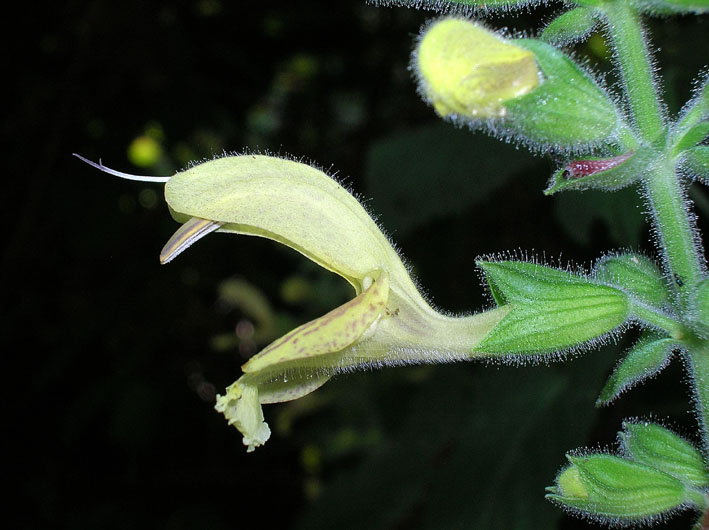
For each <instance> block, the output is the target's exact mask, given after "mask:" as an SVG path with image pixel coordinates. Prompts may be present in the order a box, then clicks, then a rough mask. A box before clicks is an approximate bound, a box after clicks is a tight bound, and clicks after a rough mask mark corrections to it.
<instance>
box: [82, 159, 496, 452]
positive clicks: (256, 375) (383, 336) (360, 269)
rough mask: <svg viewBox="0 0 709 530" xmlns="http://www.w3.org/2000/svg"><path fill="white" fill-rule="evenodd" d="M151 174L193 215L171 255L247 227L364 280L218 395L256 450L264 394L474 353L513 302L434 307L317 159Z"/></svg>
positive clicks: (237, 162) (278, 395) (181, 211)
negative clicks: (476, 310) (457, 312)
mask: <svg viewBox="0 0 709 530" xmlns="http://www.w3.org/2000/svg"><path fill="white" fill-rule="evenodd" d="M89 163H91V162H89ZM91 164H93V163H91ZM93 165H94V166H96V167H98V168H99V169H102V170H104V171H107V172H109V173H112V174H116V175H119V176H123V177H129V178H134V176H130V175H125V174H121V173H119V172H116V171H113V170H108V169H107V168H104V167H103V166H101V165H100V164H93ZM135 178H139V177H135ZM148 178H149V179H150V181H163V182H165V183H166V184H165V199H166V201H167V203H168V206H169V207H170V212H171V213H172V215H173V217H174V218H175V219H176V220H177V221H179V222H181V223H183V224H182V226H181V227H180V228H179V229H178V230H177V232H175V234H174V235H173V236H172V237H171V238H170V240H169V241H168V242H167V244H166V245H165V247H164V248H163V251H162V253H161V256H160V260H161V262H163V263H167V262H169V261H171V260H172V259H173V258H174V257H175V256H177V255H178V254H179V253H180V252H182V251H183V250H185V249H186V248H187V247H189V246H190V245H191V244H192V243H194V242H195V241H197V240H198V239H200V238H202V237H204V236H205V235H207V234H209V233H211V232H214V231H219V232H228V233H236V234H245V235H252V236H259V237H265V238H268V239H272V240H274V241H278V242H279V243H282V244H284V245H287V246H289V247H291V248H293V249H295V250H297V251H298V252H300V253H301V254H303V255H304V256H306V257H308V258H310V259H311V260H313V261H314V262H316V263H318V264H319V265H321V266H322V267H324V268H326V269H328V270H330V271H332V272H335V273H337V274H339V275H340V276H342V277H343V278H345V279H346V280H347V281H348V282H349V283H350V284H351V285H352V286H353V287H354V290H355V297H354V298H353V299H352V300H350V301H349V302H347V303H345V304H343V305H341V306H340V307H337V308H335V309H333V310H332V311H330V312H329V313H327V314H325V315H323V316H321V317H319V318H317V319H315V320H313V321H311V322H308V323H306V324H303V325H302V326H300V327H298V328H296V329H295V330H293V331H291V332H290V333H288V334H286V335H285V336H283V337H281V338H280V339H278V340H276V341H274V342H273V343H272V344H270V345H268V346H266V347H265V348H264V349H263V350H262V351H261V352H260V353H258V354H256V355H255V356H253V357H252V358H251V359H250V360H249V361H248V362H247V363H245V364H244V365H243V367H242V369H243V372H244V374H243V375H242V376H241V377H240V378H239V379H238V380H237V381H236V382H235V383H234V384H232V385H231V386H230V387H228V388H227V391H226V394H225V395H223V396H217V403H216V407H215V408H216V409H217V410H218V411H219V412H222V413H223V414H224V415H225V417H226V418H227V420H228V421H229V423H230V424H233V425H234V426H235V427H236V428H237V429H238V430H239V431H240V432H241V433H242V434H243V442H244V445H246V446H247V447H248V450H249V451H252V450H253V449H254V448H255V447H257V446H259V445H262V444H263V443H264V442H265V441H266V440H268V438H269V436H270V429H269V428H268V425H267V424H266V422H265V421H264V417H263V411H262V409H261V405H262V404H266V403H276V402H281V401H289V400H292V399H296V398H299V397H301V396H304V395H306V394H308V393H310V392H312V391H313V390H315V389H317V388H318V387H320V386H321V385H322V384H324V383H325V382H326V381H327V380H328V379H329V378H330V377H331V376H332V375H333V374H335V373H337V372H340V371H343V370H352V369H356V368H358V367H371V366H384V365H399V364H407V363H423V362H426V363H430V362H446V361H453V360H460V359H469V358H472V357H473V356H474V355H475V354H473V348H474V347H475V345H476V344H478V343H479V342H480V341H482V339H483V338H484V337H485V336H486V335H487V334H488V333H489V332H490V330H491V329H492V328H494V327H495V326H496V325H497V324H498V323H499V322H500V321H501V320H502V318H503V317H504V316H505V315H506V314H507V313H508V312H509V309H508V308H507V307H501V308H497V309H493V310H491V311H487V312H484V313H481V314H477V315H472V316H467V317H451V316H447V315H443V314H440V313H439V312H437V311H436V310H434V309H433V308H432V307H431V306H430V305H429V304H428V303H427V302H426V301H425V300H424V298H423V297H422V296H421V294H420V293H419V291H418V289H417V288H416V286H415V284H414V282H413V281H412V279H411V277H410V276H409V273H408V271H407V269H406V267H405V266H404V264H403V262H402V261H401V259H400V258H399V255H398V254H397V253H396V251H395V250H394V248H393V247H392V245H391V243H390V242H389V240H388V239H387V237H386V236H385V235H384V234H383V233H382V231H381V230H380V229H379V227H378V226H377V225H376V223H375V222H374V221H373V220H372V218H371V217H370V216H369V214H368V213H367V212H366V211H365V209H364V208H363V207H362V205H361V204H360V203H359V202H358V201H357V199H356V198H355V197H354V196H352V195H351V194H350V193H349V192H348V191H347V190H345V189H344V188H343V187H342V186H340V185H339V184H338V183H337V182H336V181H334V180H333V179H332V178H330V177H329V176H328V175H326V174H325V173H323V172H322V171H320V170H318V169H315V168H313V167H311V166H309V165H307V164H303V163H300V162H296V161H293V160H288V159H283V158H277V157H271V156H263V155H250V154H249V155H241V156H228V157H224V158H219V159H215V160H211V161H209V162H205V163H202V164H199V165H195V166H193V167H191V168H190V169H187V170H185V171H182V172H179V173H177V174H176V175H174V176H173V177H170V178H160V177H148Z"/></svg>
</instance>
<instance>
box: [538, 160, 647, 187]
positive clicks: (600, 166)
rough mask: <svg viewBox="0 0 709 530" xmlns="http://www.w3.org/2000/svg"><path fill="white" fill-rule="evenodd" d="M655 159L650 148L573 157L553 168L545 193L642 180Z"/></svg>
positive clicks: (622, 185)
mask: <svg viewBox="0 0 709 530" xmlns="http://www.w3.org/2000/svg"><path fill="white" fill-rule="evenodd" d="M653 160H654V158H653V153H652V152H651V151H650V150H649V149H641V150H639V151H637V152H628V153H623V154H622V155H618V156H614V157H609V158H608V157H606V158H598V157H595V158H590V157H589V158H583V159H579V160H572V161H571V162H569V163H568V164H566V165H565V166H564V167H563V168H561V169H559V170H557V171H555V172H554V174H553V175H552V177H551V180H550V182H549V186H548V187H547V189H546V190H544V194H545V195H553V194H554V193H557V192H559V191H565V190H589V189H597V190H603V191H614V190H619V189H621V188H625V187H627V186H630V185H631V184H634V183H636V182H637V181H638V180H640V179H641V178H642V176H643V174H644V173H645V172H646V171H647V168H648V165H649V164H650V163H651V162H652V161H653Z"/></svg>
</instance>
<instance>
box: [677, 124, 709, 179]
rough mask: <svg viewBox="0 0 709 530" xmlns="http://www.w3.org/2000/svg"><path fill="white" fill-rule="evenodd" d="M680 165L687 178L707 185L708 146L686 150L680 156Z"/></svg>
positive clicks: (708, 176)
mask: <svg viewBox="0 0 709 530" xmlns="http://www.w3.org/2000/svg"><path fill="white" fill-rule="evenodd" d="M707 125H709V123H707ZM681 165H682V169H683V171H684V173H685V174H686V175H687V176H688V177H689V178H691V179H695V180H699V181H700V182H702V183H703V184H705V185H709V145H697V146H695V147H692V148H691V149H687V150H686V151H685V152H684V153H683V154H682V162H681Z"/></svg>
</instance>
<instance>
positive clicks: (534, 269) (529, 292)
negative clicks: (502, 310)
mask: <svg viewBox="0 0 709 530" xmlns="http://www.w3.org/2000/svg"><path fill="white" fill-rule="evenodd" d="M478 265H479V266H480V267H481V268H482V269H483V270H484V271H485V275H486V277H487V279H488V282H489V283H490V284H491V285H493V286H494V288H496V289H498V290H499V292H500V293H501V294H502V297H504V299H505V300H506V301H507V302H508V303H509V304H510V306H511V307H512V309H511V311H510V312H509V313H508V314H507V315H506V316H505V317H504V318H503V319H502V321H501V322H500V323H499V324H497V326H495V327H494V328H493V330H492V331H491V332H490V333H489V334H488V335H487V336H486V337H485V339H483V340H482V342H480V343H479V344H478V345H477V346H476V347H475V351H476V352H483V353H490V354H538V353H548V352H554V351H557V350H561V349H564V348H569V347H573V346H577V345H579V344H582V343H584V342H586V341H589V340H592V339H594V338H596V337H599V336H601V335H604V334H605V333H608V332H610V331H612V330H613V329H615V328H616V327H618V326H620V325H621V324H623V323H624V322H625V321H626V319H627V318H628V315H629V307H630V305H629V301H628V298H627V296H626V295H625V294H624V293H623V292H622V291H620V290H618V289H614V288H612V287H608V286H605V285H599V284H597V283H594V282H593V281H591V280H588V279H587V278H584V277H581V276H578V275H574V274H571V273H568V272H565V271H560V270H558V269H553V268H550V267H544V266H542V265H537V264H534V263H524V262H516V261H506V262H478Z"/></svg>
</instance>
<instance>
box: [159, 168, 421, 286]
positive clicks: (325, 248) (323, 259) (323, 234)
mask: <svg viewBox="0 0 709 530" xmlns="http://www.w3.org/2000/svg"><path fill="white" fill-rule="evenodd" d="M165 199H166V200H167V203H168V205H169V206H170V208H171V210H172V212H173V215H174V216H175V217H176V218H177V219H178V220H180V221H181V222H184V221H185V220H186V218H189V217H198V218H201V219H207V220H210V221H213V222H217V223H222V227H221V228H220V229H219V231H220V232H232V233H237V234H246V235H254V236H260V237H266V238H269V239H273V240H275V241H278V242H279V243H282V244H284V245H287V246H289V247H291V248H293V249H295V250H297V251H298V252H301V253H302V254H304V255H305V256H307V257H308V258H310V259H312V260H313V261H315V262H316V263H318V264H319V265H321V266H322V267H324V268H326V269H328V270H331V271H333V272H335V273H337V274H339V275H341V276H343V277H344V278H346V279H347V280H348V281H349V282H350V283H351V284H352V285H353V286H354V287H355V289H356V291H357V292H358V293H360V292H362V290H363V289H364V285H363V281H364V278H365V277H366V275H367V274H369V273H370V272H371V271H373V270H376V269H383V270H386V271H387V272H388V273H389V275H390V278H391V281H392V285H394V284H396V285H398V286H400V287H401V288H402V289H403V290H405V291H408V292H409V293H410V296H415V294H414V293H416V292H417V291H416V288H415V286H414V285H413V283H412V282H411V279H410V278H409V276H408V273H407V271H406V267H404V265H403V263H402V262H401V260H400V259H399V256H398V255H397V253H396V251H395V250H394V249H393V248H392V246H391V244H390V243H389V241H388V240H387V238H386V237H385V236H384V234H383V233H382V231H381V230H380V229H379V227H378V226H377V225H376V223H375V222H374V221H373V220H372V218H371V217H370V216H369V214H367V212H366V211H365V210H364V208H363V207H362V205H361V204H360V203H359V202H358V201H357V199H355V198H354V197H353V196H352V195H351V194H350V193H349V192H347V190H345V189H344V188H343V187H342V186H340V185H339V184H338V183H337V182H335V181H334V180H333V179H332V178H330V177H329V176H328V175H326V174H325V173H323V172H322V171H320V170H318V169H315V168H313V167H310V166H308V165H307V164H302V163H300V162H295V161H293V160H286V159H282V158H276V157H269V156H261V155H242V156H230V157H225V158H219V159H216V160H212V161H209V162H205V163H203V164H200V165H197V166H194V167H192V168H190V169H188V170H186V171H182V172H180V173H177V174H176V175H175V176H173V177H172V178H171V179H170V180H169V181H168V182H167V184H166V185H165Z"/></svg>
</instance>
